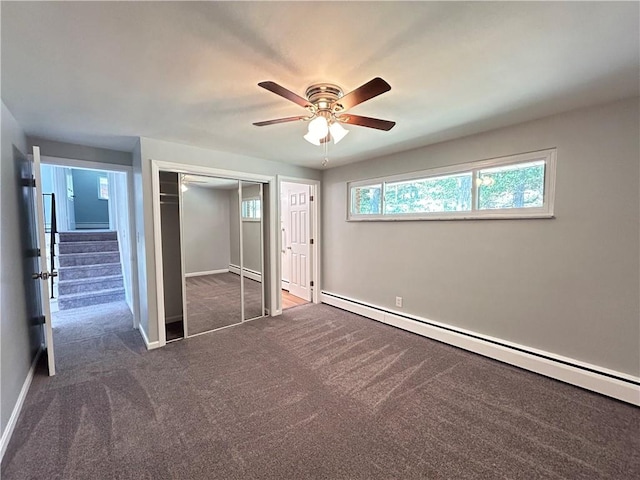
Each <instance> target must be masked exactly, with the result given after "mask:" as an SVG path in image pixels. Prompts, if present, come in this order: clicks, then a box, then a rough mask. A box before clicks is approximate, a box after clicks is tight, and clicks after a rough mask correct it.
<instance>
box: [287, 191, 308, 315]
mask: <svg viewBox="0 0 640 480" xmlns="http://www.w3.org/2000/svg"><path fill="white" fill-rule="evenodd" d="M316 197H317V196H316V185H315V184H313V183H306V182H305V181H303V180H300V181H298V180H296V181H281V182H280V231H281V250H280V262H281V270H280V271H281V273H282V285H281V305H282V309H283V310H286V309H288V308H293V307H297V306H299V305H305V304H307V303H311V301H313V298H314V295H313V289H314V282H313V278H314V268H315V262H314V251H315V248H314V247H315V242H316V239H315V237H316V233H315V232H314V230H315V229H314V216H315V215H316V209H315V208H314V205H315V204H314V202H315V201H316V200H315V198H316Z"/></svg>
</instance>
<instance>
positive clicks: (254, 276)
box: [229, 264, 262, 282]
mask: <svg viewBox="0 0 640 480" xmlns="http://www.w3.org/2000/svg"><path fill="white" fill-rule="evenodd" d="M243 270H244V276H245V277H247V278H250V279H251V280H255V281H256V282H262V275H261V274H260V272H256V271H255V270H251V269H248V268H244V269H243ZM229 271H230V272H231V273H235V274H236V275H240V266H239V265H233V264H229Z"/></svg>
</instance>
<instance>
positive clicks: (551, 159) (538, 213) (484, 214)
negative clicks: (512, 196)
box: [347, 148, 556, 222]
mask: <svg viewBox="0 0 640 480" xmlns="http://www.w3.org/2000/svg"><path fill="white" fill-rule="evenodd" d="M535 160H544V161H545V164H546V165H545V176H544V192H545V195H544V203H543V205H542V207H537V208H533V207H530V208H509V209H500V210H497V209H496V210H477V209H475V205H476V203H477V198H476V196H477V188H476V186H475V183H476V178H477V175H478V171H479V170H484V169H486V168H491V167H499V166H502V165H509V164H518V163H528V162H533V161H535ZM464 172H472V185H473V187H472V190H471V192H472V194H471V195H472V199H471V200H472V205H474V207H472V208H473V210H471V211H465V212H430V213H427V212H420V213H400V214H397V213H396V214H384V213H380V214H376V215H371V214H369V215H367V214H364V215H358V214H352V213H351V189H352V188H354V187H367V186H375V185H382V192H381V205H380V208H381V210H380V211H381V212H384V195H385V191H384V190H385V188H384V185H385V183H391V182H400V181H404V180H417V179H425V178H430V177H439V176H444V175H452V174H456V173H464ZM555 183H556V149H555V148H550V149H547V150H539V151H535V152H528V153H520V154H516V155H509V156H507V157H498V158H491V159H486V160H479V161H475V162H468V163H461V164H458V165H450V166H446V167H439V168H431V169H429V170H420V171H418V172H410V173H403V174H399V175H391V176H387V177H378V178H369V179H366V180H358V181H353V182H348V183H347V221H350V222H368V221H387V222H398V221H405V220H482V219H486V220H489V219H494V220H495V219H517V218H554V209H553V208H554V199H555Z"/></svg>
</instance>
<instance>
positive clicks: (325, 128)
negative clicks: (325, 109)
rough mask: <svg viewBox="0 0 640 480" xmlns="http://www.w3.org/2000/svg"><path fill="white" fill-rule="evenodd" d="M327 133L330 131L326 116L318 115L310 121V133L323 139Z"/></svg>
mask: <svg viewBox="0 0 640 480" xmlns="http://www.w3.org/2000/svg"><path fill="white" fill-rule="evenodd" d="M327 133H329V124H328V123H327V119H326V118H325V117H323V116H317V117H316V118H314V119H313V120H311V121H310V122H309V134H311V135H313V136H314V137H316V138H318V139H321V138H323V137H326V136H327Z"/></svg>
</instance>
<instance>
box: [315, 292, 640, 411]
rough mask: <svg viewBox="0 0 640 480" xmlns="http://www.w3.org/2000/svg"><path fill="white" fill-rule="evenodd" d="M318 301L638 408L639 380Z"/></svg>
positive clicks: (354, 305)
mask: <svg viewBox="0 0 640 480" xmlns="http://www.w3.org/2000/svg"><path fill="white" fill-rule="evenodd" d="M320 295H321V298H320V299H321V301H322V303H326V304H328V305H333V306H334V307H338V308H341V309H343V310H347V311H349V312H353V313H357V314H358V315H362V316H364V317H367V318H371V319H373V320H377V321H379V322H382V323H386V324H388V325H392V326H394V327H398V328H401V329H403V330H407V331H410V332H413V333H417V334H418V335H422V336H424V337H428V338H432V339H434V340H438V341H440V342H443V343H447V344H449V345H453V346H455V347H459V348H462V349H464V350H468V351H470V352H474V353H478V354H480V355H484V356H485V357H489V358H493V359H495V360H499V361H501V362H504V363H508V364H510V365H515V366H516V367H520V368H524V369H525V370H529V371H532V372H535V373H539V374H541V375H545V376H547V377H551V378H554V379H556V380H560V381H562V382H565V383H569V384H571V385H576V386H578V387H582V388H585V389H587V390H591V391H594V392H598V393H601V394H603V395H607V396H609V397H613V398H617V399H618V400H622V401H624V402H628V403H631V404H633V405H638V406H640V377H635V376H633V375H629V374H626V373H621V372H617V371H615V370H610V369H607V368H603V367H600V366H598V365H592V364H589V363H586V362H582V361H579V360H575V359H573V358H568V357H563V356H561V355H556V354H554V353H550V352H545V351H544V350H538V349H535V348H531V347H527V346H526V345H520V344H517V343H513V342H509V341H506V340H502V339H500V338H496V337H490V336H488V335H483V334H481V333H476V332H473V331H470V330H465V329H461V328H457V327H453V326H451V325H447V324H444V323H441V322H436V321H433V320H429V319H426V318H422V317H418V316H415V315H408V314H405V313H401V312H394V311H393V310H388V309H386V308H383V307H380V306H377V305H373V304H370V303H367V302H362V301H360V300H356V299H353V298H349V297H345V296H343V295H339V294H336V293H332V292H326V291H323V292H321V294H320Z"/></svg>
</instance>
